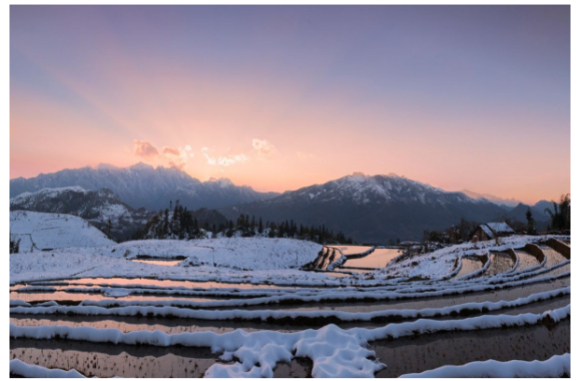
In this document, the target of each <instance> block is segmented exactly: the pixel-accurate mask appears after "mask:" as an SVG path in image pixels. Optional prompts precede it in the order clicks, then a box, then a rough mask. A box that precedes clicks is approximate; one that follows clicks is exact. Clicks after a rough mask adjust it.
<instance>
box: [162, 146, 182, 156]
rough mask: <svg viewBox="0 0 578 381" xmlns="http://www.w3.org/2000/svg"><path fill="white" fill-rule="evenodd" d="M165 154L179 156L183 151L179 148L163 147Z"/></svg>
mask: <svg viewBox="0 0 578 381" xmlns="http://www.w3.org/2000/svg"><path fill="white" fill-rule="evenodd" d="M163 154H164V155H173V156H179V155H180V154H181V152H180V151H179V149H178V148H172V147H163Z"/></svg>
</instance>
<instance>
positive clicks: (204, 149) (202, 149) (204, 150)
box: [201, 147, 209, 152]
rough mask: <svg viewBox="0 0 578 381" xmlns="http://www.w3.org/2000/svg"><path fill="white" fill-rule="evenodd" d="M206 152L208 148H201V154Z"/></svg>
mask: <svg viewBox="0 0 578 381" xmlns="http://www.w3.org/2000/svg"><path fill="white" fill-rule="evenodd" d="M208 150H209V148H208V147H203V148H201V152H207V151H208Z"/></svg>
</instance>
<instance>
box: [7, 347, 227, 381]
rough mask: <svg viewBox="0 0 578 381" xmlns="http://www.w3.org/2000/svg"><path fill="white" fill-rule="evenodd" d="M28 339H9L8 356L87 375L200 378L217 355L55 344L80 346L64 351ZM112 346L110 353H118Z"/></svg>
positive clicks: (199, 351) (204, 351)
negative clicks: (100, 350) (118, 349)
mask: <svg viewBox="0 0 578 381" xmlns="http://www.w3.org/2000/svg"><path fill="white" fill-rule="evenodd" d="M28 341H31V340H10V344H11V345H10V346H11V350H10V359H14V358H17V359H20V360H22V361H24V362H26V363H28V364H34V365H40V366H43V367H46V368H59V369H64V370H69V369H76V370H78V371H79V372H81V373H83V374H84V375H86V376H89V377H92V376H97V377H115V376H117V377H159V378H168V377H201V376H202V375H203V374H204V373H205V372H206V370H207V369H208V368H209V367H210V366H211V365H212V364H214V363H215V362H216V355H213V354H211V352H210V349H208V348H180V350H178V351H177V353H179V354H176V353H173V350H172V348H170V349H168V350H167V349H165V350H163V349H162V348H158V347H152V346H142V347H140V348H129V347H128V346H124V347H123V349H126V350H127V352H129V353H130V352H133V351H135V352H137V353H135V354H134V355H133V354H129V353H127V352H124V351H122V352H120V353H118V354H112V353H111V354H108V353H106V352H107V350H106V349H105V350H103V351H102V352H98V350H99V349H103V348H106V347H114V345H108V344H107V345H103V344H97V343H84V342H64V341H59V342H58V343H56V344H57V345H58V346H59V347H65V348H66V347H70V348H75V347H76V348H79V350H74V349H70V350H67V349H64V350H63V349H57V348H50V344H49V342H48V341H47V340H45V342H44V343H43V342H41V340H36V341H31V343H27V342H28ZM22 344H23V345H22ZM25 346H27V347H25ZM47 346H48V348H47ZM34 347H36V348H34ZM111 349H112V351H111V352H117V351H115V350H114V349H113V348H111Z"/></svg>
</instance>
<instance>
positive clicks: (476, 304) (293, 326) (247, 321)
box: [10, 237, 570, 377]
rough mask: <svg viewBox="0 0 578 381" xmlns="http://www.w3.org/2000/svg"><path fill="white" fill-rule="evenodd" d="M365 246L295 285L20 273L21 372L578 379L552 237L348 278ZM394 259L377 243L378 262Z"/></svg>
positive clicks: (16, 303) (16, 333)
mask: <svg viewBox="0 0 578 381" xmlns="http://www.w3.org/2000/svg"><path fill="white" fill-rule="evenodd" d="M565 238H566V239H567V240H569V237H565ZM528 242H536V243H538V245H537V246H536V247H538V248H539V250H541V253H542V255H543V257H542V260H539V258H538V257H537V256H536V254H533V253H529V252H528V251H526V250H525V249H524V247H525V245H526V244H527V243H528ZM370 249H371V248H369V249H368V248H367V247H363V248H359V251H358V253H357V254H359V257H360V258H363V255H365V254H363V253H366V252H368V251H370V253H367V255H371V253H375V251H372V250H370ZM376 250H380V249H376ZM381 250H387V249H381ZM507 252H509V253H511V254H506V253H507ZM355 254H356V252H355V248H353V247H348V248H347V250H345V251H343V250H342V249H341V250H340V249H339V248H337V249H336V248H331V247H326V248H324V249H323V250H322V252H321V253H320V255H319V257H318V258H317V259H314V261H313V262H312V264H310V265H309V266H307V265H306V266H304V267H305V268H309V269H310V270H315V272H312V271H302V272H303V273H305V274H304V275H303V278H300V275H294V274H293V271H295V270H291V271H292V272H287V274H288V275H289V274H291V276H292V277H293V278H292V279H296V280H295V281H293V283H290V284H289V283H288V281H287V279H278V282H274V281H273V282H267V283H268V284H264V283H259V282H257V281H256V280H255V279H257V276H254V277H252V278H251V277H248V278H243V276H242V275H241V274H239V275H238V276H236V277H235V279H234V280H235V281H232V282H231V283H226V282H224V281H225V280H226V279H223V278H215V280H212V281H200V280H199V279H198V278H199V277H195V274H196V273H195V271H197V270H195V269H193V270H188V269H187V271H191V272H190V274H191V275H190V276H189V277H188V279H183V276H181V275H179V276H178V277H177V276H176V275H175V276H172V277H171V276H168V275H166V276H164V278H163V279H161V278H156V279H151V278H149V277H144V276H143V277H126V276H122V275H121V274H119V275H116V276H112V275H113V274H111V276H109V277H103V276H87V274H89V275H90V274H97V273H91V272H90V271H85V272H81V273H79V274H77V275H75V276H70V277H59V278H58V279H55V278H53V279H49V278H45V279H42V280H39V279H38V277H37V276H35V279H30V280H26V279H22V276H21V275H19V278H18V279H19V280H18V282H14V283H12V284H11V288H10V299H11V302H10V360H11V363H10V365H11V375H12V376H36V377H56V376H63V375H69V376H70V375H78V376H80V375H83V376H97V377H113V376H120V377H201V376H207V377H219V376H226V377H239V376H252V377H307V376H314V377H326V376H329V377H361V376H375V377H398V376H402V375H410V374H413V373H421V372H426V373H423V374H422V375H436V376H438V377H449V376H456V375H457V376H464V375H468V376H473V377H481V376H504V375H505V376H528V374H529V373H528V372H530V370H531V373H530V375H534V376H545V377H546V376H562V375H570V365H569V364H570V357H569V353H570V259H569V255H568V256H566V255H565V254H563V253H561V252H560V251H557V250H555V249H554V248H553V247H552V246H548V245H547V244H546V239H544V240H543V241H542V242H538V241H537V240H536V239H535V238H523V239H522V238H519V239H518V238H516V239H511V240H509V241H508V240H505V241H504V243H502V244H501V245H496V244H492V243H486V244H485V245H479V246H473V245H472V244H466V245H462V246H459V247H454V248H446V249H442V250H440V251H438V252H434V253H429V254H424V255H413V256H410V255H408V256H407V257H405V256H404V257H400V258H396V260H392V258H388V259H387V263H385V266H384V267H383V268H379V269H376V270H374V271H367V270H364V271H359V272H354V271H350V272H348V271H347V262H348V260H345V259H344V258H342V257H343V256H346V255H355ZM386 254H387V255H389V254H390V253H389V252H385V251H383V252H382V251H377V255H376V258H377V259H379V260H378V261H377V262H375V263H378V262H379V264H380V265H381V264H382V262H380V261H381V259H382V256H383V255H386ZM400 254H401V253H399V254H398V255H400ZM56 256H58V253H56ZM126 262H130V263H132V265H133V266H149V267H139V269H145V270H147V269H149V268H150V269H151V271H152V270H154V269H155V266H157V267H163V268H172V267H173V266H166V263H159V264H154V263H149V264H143V263H134V262H131V261H130V260H129V259H126ZM350 263H351V261H350ZM363 263H365V264H368V263H373V262H372V260H370V259H368V260H367V261H365V262H363ZM171 265H174V264H173V263H171ZM129 266H130V264H129ZM151 266H152V267H151ZM315 266H316V267H317V268H315ZM341 266H343V268H341ZM21 267H22V268H26V266H21ZM177 267H178V265H177ZM359 267H365V266H359ZM19 268H20V267H19ZM175 268H176V267H175ZM145 270H142V271H143V274H144V271H145ZM327 270H329V271H327ZM26 271H28V270H26ZM91 271H96V270H91ZM139 271H140V270H139ZM167 271H168V270H167ZM171 271H172V270H171ZM174 271H177V270H174ZM179 271H180V270H179ZM199 271H200V270H199ZM279 271H282V270H279ZM288 271H289V270H288ZM334 271H341V273H338V275H336V273H334ZM241 273H243V272H241ZM167 274H168V273H167ZM215 274H218V273H215ZM245 274H246V276H249V275H251V276H253V275H254V273H251V272H246V273H245ZM308 274H309V275H308ZM11 276H13V274H12V272H11ZM238 279H247V282H240V281H236V280H238ZM300 279H305V281H299V280H300ZM490 364H491V366H489V365H490ZM524 372H526V373H524Z"/></svg>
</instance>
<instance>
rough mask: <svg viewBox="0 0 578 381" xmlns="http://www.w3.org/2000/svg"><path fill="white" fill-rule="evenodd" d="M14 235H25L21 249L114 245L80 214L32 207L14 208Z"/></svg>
mask: <svg viewBox="0 0 578 381" xmlns="http://www.w3.org/2000/svg"><path fill="white" fill-rule="evenodd" d="M10 235H11V237H12V238H15V239H21V241H20V252H21V253H23V252H30V251H39V250H42V249H56V248H63V247H91V246H106V245H113V244H114V242H113V241H111V240H110V239H108V238H107V237H106V236H105V235H104V233H102V232H101V231H100V230H98V229H97V228H95V227H94V226H92V225H90V224H89V223H88V222H87V221H85V220H83V219H82V218H80V217H76V216H70V215H65V214H60V215H59V214H53V213H38V212H29V211H15V212H10Z"/></svg>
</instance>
